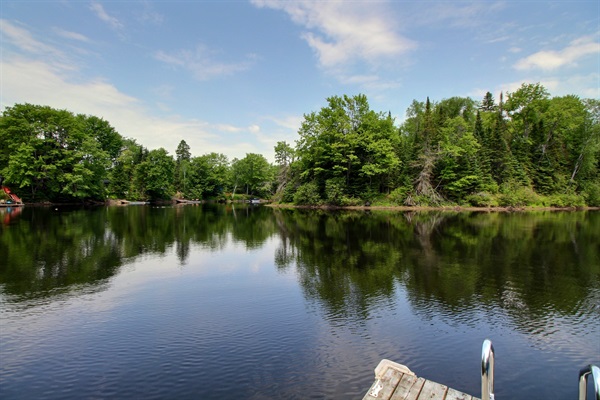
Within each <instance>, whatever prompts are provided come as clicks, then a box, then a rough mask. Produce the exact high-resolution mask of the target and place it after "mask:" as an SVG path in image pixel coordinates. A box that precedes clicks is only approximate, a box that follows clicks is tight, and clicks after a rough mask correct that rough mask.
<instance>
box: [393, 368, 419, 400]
mask: <svg viewBox="0 0 600 400" xmlns="http://www.w3.org/2000/svg"><path fill="white" fill-rule="evenodd" d="M417 379H418V378H417V377H416V376H415V375H410V374H403V375H402V379H400V382H399V383H398V386H396V390H395V391H394V394H393V395H392V397H391V399H390V400H405V399H406V398H407V396H408V394H409V393H410V391H411V389H412V387H413V386H414V385H415V384H416V383H417ZM420 391H421V388H419V392H420Z"/></svg>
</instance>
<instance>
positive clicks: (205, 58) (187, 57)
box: [154, 45, 258, 81]
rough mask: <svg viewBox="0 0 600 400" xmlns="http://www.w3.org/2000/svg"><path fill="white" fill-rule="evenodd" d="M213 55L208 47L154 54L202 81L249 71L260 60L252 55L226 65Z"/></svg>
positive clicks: (164, 61)
mask: <svg viewBox="0 0 600 400" xmlns="http://www.w3.org/2000/svg"><path fill="white" fill-rule="evenodd" d="M213 53H214V52H212V51H210V50H209V49H208V48H207V47H206V46H204V45H198V46H197V47H196V49H195V50H179V51H176V52H171V53H168V52H165V51H158V52H156V53H155V54H154V58H155V59H156V60H158V61H161V62H163V63H165V64H168V65H171V66H173V67H175V68H183V69H186V70H188V71H189V72H191V73H192V75H193V76H194V78H196V79H197V80H200V81H206V80H209V79H212V78H216V77H220V76H228V75H232V74H235V73H237V72H241V71H245V70H248V69H250V68H251V67H252V66H253V65H254V64H255V62H256V60H257V59H258V57H257V56H256V55H253V54H251V55H248V56H246V59H245V60H243V61H240V62H237V63H226V62H222V61H217V60H215V59H214V58H213Z"/></svg>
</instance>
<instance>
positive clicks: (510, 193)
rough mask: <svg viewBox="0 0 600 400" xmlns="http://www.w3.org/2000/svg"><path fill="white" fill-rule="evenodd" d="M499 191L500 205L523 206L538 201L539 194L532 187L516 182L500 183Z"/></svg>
mask: <svg viewBox="0 0 600 400" xmlns="http://www.w3.org/2000/svg"><path fill="white" fill-rule="evenodd" d="M501 193H502V194H501V195H500V199H499V201H500V205H501V206H505V207H524V206H528V205H534V204H537V203H539V202H540V196H539V195H538V194H537V193H535V192H534V191H533V189H532V188H530V187H527V186H520V185H518V184H516V183H506V184H504V185H502V188H501Z"/></svg>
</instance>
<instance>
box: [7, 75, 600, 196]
mask: <svg viewBox="0 0 600 400" xmlns="http://www.w3.org/2000/svg"><path fill="white" fill-rule="evenodd" d="M274 150H275V163H274V164H270V163H269V162H268V161H267V159H266V158H265V157H264V156H263V155H261V154H256V153H248V154H246V156H245V157H244V158H242V159H236V158H234V159H232V160H229V159H228V157H227V156H226V155H224V154H217V153H209V154H204V155H201V156H196V157H193V156H192V155H191V149H190V147H189V146H188V144H187V143H186V142H185V140H181V142H180V143H179V146H178V147H177V150H176V152H175V155H174V156H172V155H169V154H168V152H167V151H166V150H165V149H163V148H160V149H155V150H148V149H146V148H145V147H144V146H143V145H141V144H138V143H137V142H136V141H135V140H133V139H130V138H126V137H124V136H122V135H121V134H119V133H118V132H116V130H115V129H114V128H113V127H112V126H111V125H110V124H109V123H108V122H107V121H105V120H103V119H101V118H98V117H95V116H88V115H75V114H73V113H71V112H69V111H66V110H56V109H53V108H51V107H47V106H38V105H32V104H16V105H14V106H13V107H7V108H6V109H5V111H4V112H3V113H2V116H1V117H0V176H1V177H2V178H3V179H4V182H5V183H4V184H5V185H11V187H13V190H18V192H19V195H20V196H21V197H22V198H24V199H25V200H27V201H51V202H59V201H86V200H99V201H102V200H105V199H106V198H125V199H129V200H150V201H152V200H165V199H170V198H172V197H173V196H177V197H183V198H187V199H227V198H233V196H235V195H236V194H243V195H247V196H258V197H262V198H271V199H273V200H274V201H277V202H285V203H295V204H299V205H323V204H326V205H334V206H347V205H363V204H365V203H370V204H380V205H408V206H443V205H471V206H484V207H490V206H525V205H540V206H584V205H589V206H600V178H599V175H600V174H599V169H600V101H599V100H597V99H580V98H579V97H577V96H573V95H567V96H561V97H552V96H550V94H549V92H548V91H547V90H546V89H545V88H544V87H543V86H542V85H540V84H523V85H522V86H521V87H520V88H519V89H518V90H516V91H515V92H512V93H510V92H508V93H506V95H504V94H502V93H501V94H500V98H499V99H498V101H496V100H495V99H494V97H493V95H492V94H491V93H490V92H488V93H487V94H486V95H485V97H484V98H483V99H482V100H481V101H475V100H473V99H471V98H469V97H451V98H449V99H443V100H441V101H438V102H435V101H430V99H429V98H427V99H426V100H425V101H417V100H414V101H413V102H412V104H411V105H410V107H409V108H408V110H407V112H406V119H405V121H403V122H402V123H401V124H399V125H397V124H396V121H395V120H394V119H393V118H392V116H391V113H390V112H376V111H374V110H371V108H370V106H369V103H368V100H367V97H366V96H365V95H362V94H359V95H356V96H347V95H344V96H333V97H330V98H328V99H327V105H326V106H325V107H323V108H321V110H319V111H318V112H316V111H314V112H311V113H309V114H305V115H304V119H303V121H302V124H301V126H300V128H299V131H298V139H297V140H296V142H295V144H294V145H291V144H289V143H287V142H284V141H281V142H278V143H277V145H276V146H275V149H274Z"/></svg>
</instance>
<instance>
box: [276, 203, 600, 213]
mask: <svg viewBox="0 0 600 400" xmlns="http://www.w3.org/2000/svg"><path fill="white" fill-rule="evenodd" d="M265 206H266V207H271V208H280V209H313V210H325V211H329V210H331V211H336V210H341V211H343V210H356V211H370V210H373V211H454V212H532V211H598V210H600V207H588V206H585V207H536V206H523V207H512V206H508V207H471V206H469V207H466V206H441V207H432V206H331V205H318V206H308V205H295V204H274V203H269V204H265Z"/></svg>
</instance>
